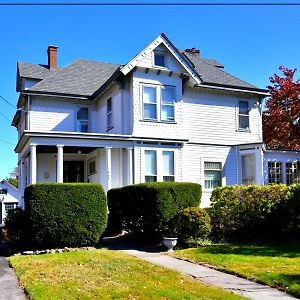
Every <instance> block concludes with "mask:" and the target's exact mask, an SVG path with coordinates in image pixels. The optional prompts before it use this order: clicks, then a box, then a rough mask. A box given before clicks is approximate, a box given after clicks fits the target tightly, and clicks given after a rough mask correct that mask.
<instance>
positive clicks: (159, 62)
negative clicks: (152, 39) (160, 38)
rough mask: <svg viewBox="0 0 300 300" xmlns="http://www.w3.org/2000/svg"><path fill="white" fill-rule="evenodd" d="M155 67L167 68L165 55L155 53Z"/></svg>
mask: <svg viewBox="0 0 300 300" xmlns="http://www.w3.org/2000/svg"><path fill="white" fill-rule="evenodd" d="M154 65H155V66H158V67H165V55H164V54H163V53H154Z"/></svg>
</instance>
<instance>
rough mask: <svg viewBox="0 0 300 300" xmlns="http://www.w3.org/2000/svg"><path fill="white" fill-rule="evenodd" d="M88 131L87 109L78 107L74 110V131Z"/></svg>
mask: <svg viewBox="0 0 300 300" xmlns="http://www.w3.org/2000/svg"><path fill="white" fill-rule="evenodd" d="M88 130H89V109H88V108H87V107H82V106H78V107H77V109H76V131H77V132H88Z"/></svg>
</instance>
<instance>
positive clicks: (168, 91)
mask: <svg viewBox="0 0 300 300" xmlns="http://www.w3.org/2000/svg"><path fill="white" fill-rule="evenodd" d="M161 120H162V121H174V89H173V88H169V87H163V88H162V89H161Z"/></svg>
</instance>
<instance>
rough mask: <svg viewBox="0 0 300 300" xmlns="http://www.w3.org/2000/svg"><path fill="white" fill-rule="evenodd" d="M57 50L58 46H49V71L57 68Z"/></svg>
mask: <svg viewBox="0 0 300 300" xmlns="http://www.w3.org/2000/svg"><path fill="white" fill-rule="evenodd" d="M57 48H58V47H56V46H51V45H50V46H48V50H47V53H48V67H49V69H56V68H57Z"/></svg>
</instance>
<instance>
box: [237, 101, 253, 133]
mask: <svg viewBox="0 0 300 300" xmlns="http://www.w3.org/2000/svg"><path fill="white" fill-rule="evenodd" d="M239 130H250V127H249V106H248V101H239Z"/></svg>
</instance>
